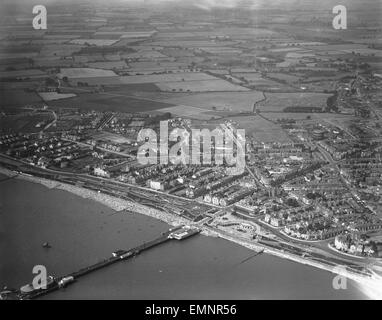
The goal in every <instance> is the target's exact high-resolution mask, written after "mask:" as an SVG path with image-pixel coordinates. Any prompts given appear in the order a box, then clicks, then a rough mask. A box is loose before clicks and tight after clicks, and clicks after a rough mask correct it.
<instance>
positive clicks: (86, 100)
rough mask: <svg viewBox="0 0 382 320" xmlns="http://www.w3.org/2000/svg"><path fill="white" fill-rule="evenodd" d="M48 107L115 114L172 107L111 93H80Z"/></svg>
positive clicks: (166, 104) (167, 104) (163, 103)
mask: <svg viewBox="0 0 382 320" xmlns="http://www.w3.org/2000/svg"><path fill="white" fill-rule="evenodd" d="M50 105H51V106H52V107H65V108H80V109H84V110H97V111H117V112H147V111H151V110H158V109H163V108H168V107H171V106H173V105H171V104H169V103H165V102H157V101H153V100H147V99H140V98H135V97H131V96H127V95H123V94H113V93H103V94H102V93H81V94H78V95H77V97H75V98H69V99H63V100H57V101H54V102H51V104H50Z"/></svg>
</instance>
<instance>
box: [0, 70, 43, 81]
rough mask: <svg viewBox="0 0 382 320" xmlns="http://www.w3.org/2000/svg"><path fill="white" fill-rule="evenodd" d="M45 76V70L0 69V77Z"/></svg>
mask: <svg viewBox="0 0 382 320" xmlns="http://www.w3.org/2000/svg"><path fill="white" fill-rule="evenodd" d="M45 76H46V72H44V71H42V70H39V69H26V70H16V71H1V72H0V79H4V78H42V77H45Z"/></svg>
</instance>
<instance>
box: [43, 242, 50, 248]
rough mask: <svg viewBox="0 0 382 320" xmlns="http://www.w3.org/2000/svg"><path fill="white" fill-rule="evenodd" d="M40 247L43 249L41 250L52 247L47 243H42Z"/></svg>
mask: <svg viewBox="0 0 382 320" xmlns="http://www.w3.org/2000/svg"><path fill="white" fill-rule="evenodd" d="M42 247H43V248H46V249H50V248H52V246H51V245H50V244H49V242H44V243H43V244H42Z"/></svg>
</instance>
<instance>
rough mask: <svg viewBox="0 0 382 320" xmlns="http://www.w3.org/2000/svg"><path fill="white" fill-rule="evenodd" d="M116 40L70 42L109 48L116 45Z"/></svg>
mask: <svg viewBox="0 0 382 320" xmlns="http://www.w3.org/2000/svg"><path fill="white" fill-rule="evenodd" d="M117 41H118V39H74V40H72V41H70V43H73V44H79V45H86V44H88V45H94V46H110V45H112V44H114V43H116V42H117Z"/></svg>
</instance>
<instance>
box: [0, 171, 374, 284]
mask: <svg viewBox="0 0 382 320" xmlns="http://www.w3.org/2000/svg"><path fill="white" fill-rule="evenodd" d="M0 174H3V175H5V176H7V177H14V178H15V179H21V180H24V181H28V182H32V183H38V184H41V185H43V186H45V187H47V188H49V189H56V190H63V191H67V192H70V193H72V194H74V195H76V196H79V197H81V198H84V199H90V200H94V201H96V202H98V203H100V204H102V205H105V206H107V207H109V208H111V209H113V210H115V211H117V212H121V211H125V213H127V214H129V213H132V212H133V213H138V214H142V215H146V216H149V217H151V218H154V219H157V220H160V221H162V222H165V223H167V224H168V225H170V226H172V227H174V226H178V225H180V224H190V221H189V220H186V219H184V218H182V217H180V216H178V217H176V216H174V215H172V214H169V213H166V212H163V211H160V210H157V209H153V208H150V207H147V206H144V205H141V204H139V203H134V202H131V201H129V200H123V199H120V198H116V197H113V196H109V195H106V194H103V193H99V192H96V191H93V190H89V189H86V188H81V187H78V186H73V185H70V184H66V183H62V182H58V181H53V180H49V179H45V178H40V177H36V176H32V175H27V174H23V173H15V172H14V171H11V170H8V169H6V168H4V167H1V166H0ZM201 229H202V231H201V234H202V235H204V236H207V237H215V238H222V239H224V240H226V241H230V242H233V243H236V244H238V245H240V246H242V247H245V248H247V249H249V250H252V251H256V252H259V251H260V250H262V249H264V253H267V254H269V255H272V256H276V257H278V258H283V259H287V260H289V261H293V262H296V263H300V264H304V265H308V266H311V267H315V268H318V269H320V270H325V271H329V272H330V273H333V274H340V275H342V276H345V277H347V278H348V279H351V280H353V281H355V282H357V283H359V284H360V285H368V286H370V281H371V280H372V278H369V277H366V276H362V275H359V274H356V273H353V272H350V271H348V270H339V268H338V266H330V265H329V264H325V263H320V262H318V261H313V260H309V259H304V258H302V257H300V256H297V255H294V254H291V253H285V252H280V251H278V250H275V249H271V248H268V247H264V246H262V245H259V244H257V243H253V244H252V243H248V242H247V241H244V240H240V239H237V238H235V237H233V236H230V235H228V234H225V233H222V232H218V231H215V230H211V229H206V228H203V227H202V228H201Z"/></svg>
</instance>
